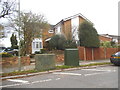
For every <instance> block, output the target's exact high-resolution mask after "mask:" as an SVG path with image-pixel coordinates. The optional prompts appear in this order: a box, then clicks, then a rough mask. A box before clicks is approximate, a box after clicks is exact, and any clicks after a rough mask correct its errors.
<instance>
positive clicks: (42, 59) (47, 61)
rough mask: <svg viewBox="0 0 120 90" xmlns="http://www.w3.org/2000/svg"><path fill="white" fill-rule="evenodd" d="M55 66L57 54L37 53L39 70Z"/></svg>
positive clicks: (36, 62)
mask: <svg viewBox="0 0 120 90" xmlns="http://www.w3.org/2000/svg"><path fill="white" fill-rule="evenodd" d="M54 68H55V54H36V55H35V69H36V70H39V71H43V70H50V69H54Z"/></svg>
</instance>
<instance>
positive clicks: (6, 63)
mask: <svg viewBox="0 0 120 90" xmlns="http://www.w3.org/2000/svg"><path fill="white" fill-rule="evenodd" d="M21 65H22V66H25V65H30V57H28V56H23V57H21ZM15 66H18V57H4V58H2V67H15Z"/></svg>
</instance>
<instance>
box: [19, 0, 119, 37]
mask: <svg viewBox="0 0 120 90" xmlns="http://www.w3.org/2000/svg"><path fill="white" fill-rule="evenodd" d="M118 1H119V0H20V3H21V10H25V11H32V12H34V13H41V14H43V15H44V16H45V17H46V18H47V20H48V22H49V23H50V24H53V25H55V24H56V23H58V22H59V21H60V20H61V19H64V18H67V17H69V16H72V15H75V14H78V13H81V14H83V15H84V16H85V17H87V18H88V19H89V20H91V21H92V22H93V23H94V26H95V28H96V29H97V31H98V33H99V34H111V35H118Z"/></svg>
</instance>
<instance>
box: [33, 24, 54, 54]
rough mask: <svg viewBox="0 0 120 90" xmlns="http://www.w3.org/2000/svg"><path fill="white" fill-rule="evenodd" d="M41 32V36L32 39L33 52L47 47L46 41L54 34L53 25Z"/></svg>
mask: <svg viewBox="0 0 120 90" xmlns="http://www.w3.org/2000/svg"><path fill="white" fill-rule="evenodd" d="M41 32H42V35H41V36H40V37H39V38H38V37H35V38H34V39H33V41H32V54H34V53H35V52H36V51H40V49H43V48H44V47H46V43H45V42H46V41H48V40H49V38H50V37H52V36H53V35H54V31H53V25H50V27H49V28H47V29H43V30H42V31H41Z"/></svg>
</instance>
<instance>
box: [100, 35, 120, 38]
mask: <svg viewBox="0 0 120 90" xmlns="http://www.w3.org/2000/svg"><path fill="white" fill-rule="evenodd" d="M99 35H100V36H104V37H108V38H112V39H120V36H118V35H109V34H99Z"/></svg>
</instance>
